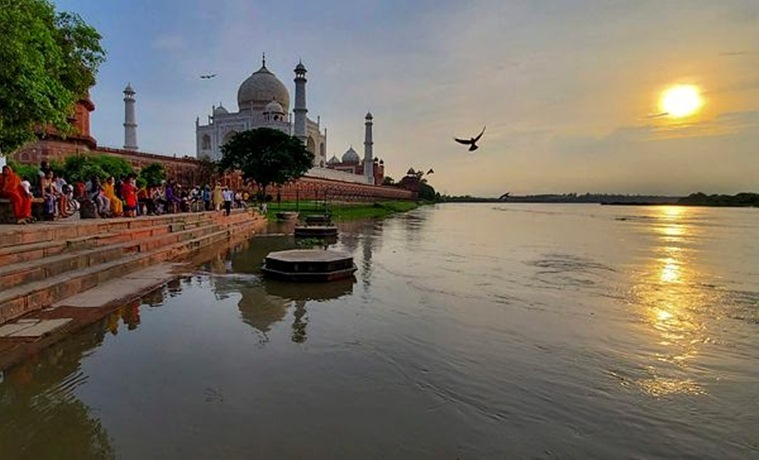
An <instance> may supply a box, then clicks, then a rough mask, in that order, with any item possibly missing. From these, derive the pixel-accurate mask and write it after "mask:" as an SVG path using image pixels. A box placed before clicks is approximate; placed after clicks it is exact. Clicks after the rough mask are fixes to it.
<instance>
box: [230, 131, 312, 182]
mask: <svg viewBox="0 0 759 460" xmlns="http://www.w3.org/2000/svg"><path fill="white" fill-rule="evenodd" d="M221 151H222V158H221V161H220V162H219V168H220V170H221V171H229V170H235V169H237V170H240V171H242V175H243V177H244V178H245V179H247V180H252V181H254V182H255V183H256V184H258V186H259V187H261V192H262V194H263V196H266V187H268V186H269V185H272V184H273V185H282V184H285V183H287V182H290V181H291V180H295V179H297V178H299V177H301V176H303V175H304V174H305V173H306V171H308V170H309V168H311V166H312V165H313V162H314V154H313V153H311V152H309V151H308V150H306V146H305V145H303V143H302V142H301V141H300V140H299V139H298V138H296V137H292V136H288V135H287V134H285V133H283V132H282V131H279V130H276V129H270V128H258V129H253V130H250V131H243V132H240V133H237V134H236V135H235V136H234V137H232V139H230V140H229V142H227V143H226V144H224V145H223V146H222V148H221Z"/></svg>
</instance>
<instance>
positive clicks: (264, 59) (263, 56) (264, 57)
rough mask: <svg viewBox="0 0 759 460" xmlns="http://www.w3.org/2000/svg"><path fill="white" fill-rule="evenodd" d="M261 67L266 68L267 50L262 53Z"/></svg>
mask: <svg viewBox="0 0 759 460" xmlns="http://www.w3.org/2000/svg"><path fill="white" fill-rule="evenodd" d="M261 67H264V68H266V52H265V51H264V52H263V53H262V57H261Z"/></svg>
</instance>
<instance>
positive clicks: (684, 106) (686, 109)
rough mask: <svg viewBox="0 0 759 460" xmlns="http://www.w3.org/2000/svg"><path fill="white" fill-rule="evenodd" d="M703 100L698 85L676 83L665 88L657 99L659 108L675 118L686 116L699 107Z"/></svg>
mask: <svg viewBox="0 0 759 460" xmlns="http://www.w3.org/2000/svg"><path fill="white" fill-rule="evenodd" d="M703 105H704V100H703V99H702V98H701V92H700V91H699V89H698V87H696V86H693V85H677V86H673V87H671V88H667V89H666V90H665V91H664V92H663V93H662V95H661V98H660V99H659V109H660V110H661V111H662V112H665V113H667V115H669V116H671V117H675V118H682V117H688V116H691V115H693V114H695V113H696V112H698V111H699V109H701V106H703Z"/></svg>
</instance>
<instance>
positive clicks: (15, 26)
mask: <svg viewBox="0 0 759 460" xmlns="http://www.w3.org/2000/svg"><path fill="white" fill-rule="evenodd" d="M0 30H2V31H3V32H2V34H3V35H2V40H0V108H1V109H0V152H12V151H14V150H15V149H17V148H18V147H20V146H21V145H22V144H24V143H25V142H27V141H29V140H31V139H33V138H34V134H35V129H39V128H40V127H41V126H45V125H53V126H55V127H56V129H58V130H59V131H60V132H62V133H66V132H69V131H70V130H71V125H70V122H69V117H70V116H71V115H72V113H73V109H74V104H75V103H76V101H77V100H79V99H80V98H81V97H83V96H85V95H86V94H87V91H88V90H89V88H90V87H91V86H92V85H94V84H95V75H96V74H97V70H98V67H99V66H100V64H101V63H102V62H103V61H104V59H105V51H104V50H103V49H102V48H101V47H100V39H101V36H100V34H98V32H97V31H96V30H95V29H94V28H92V27H91V26H89V25H87V24H86V23H85V22H84V21H83V20H82V19H81V18H80V17H79V16H78V15H76V14H71V13H56V11H55V7H54V6H53V5H52V4H51V3H50V2H49V1H47V0H0Z"/></svg>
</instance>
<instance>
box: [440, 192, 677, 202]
mask: <svg viewBox="0 0 759 460" xmlns="http://www.w3.org/2000/svg"><path fill="white" fill-rule="evenodd" d="M441 199H442V201H444V202H457V203H491V202H492V203H495V202H498V203H646V204H661V203H676V202H677V200H678V199H680V197H671V196H654V195H618V194H608V193H585V194H583V195H580V194H577V193H563V194H543V195H522V196H518V195H509V196H506V197H502V198H487V197H477V196H471V195H464V196H449V195H442V196H441Z"/></svg>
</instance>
